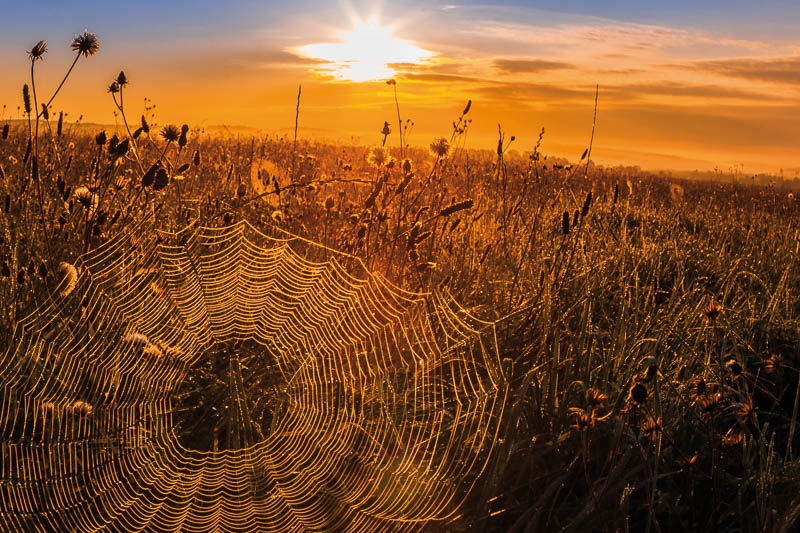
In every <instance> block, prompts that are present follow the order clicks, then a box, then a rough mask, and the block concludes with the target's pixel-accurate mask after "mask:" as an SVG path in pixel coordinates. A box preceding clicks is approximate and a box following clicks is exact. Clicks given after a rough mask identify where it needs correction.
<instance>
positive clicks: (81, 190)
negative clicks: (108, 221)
mask: <svg viewBox="0 0 800 533" xmlns="http://www.w3.org/2000/svg"><path fill="white" fill-rule="evenodd" d="M72 196H73V197H74V198H75V199H76V200H78V202H80V204H81V205H82V206H83V208H84V209H86V210H88V212H89V218H91V217H92V216H94V212H95V210H96V209H97V204H98V202H99V199H98V198H97V195H96V194H95V193H93V192H92V191H90V190H89V189H87V188H86V187H78V188H76V189H75V190H74V191H72Z"/></svg>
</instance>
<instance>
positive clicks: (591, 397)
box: [586, 388, 608, 409]
mask: <svg viewBox="0 0 800 533" xmlns="http://www.w3.org/2000/svg"><path fill="white" fill-rule="evenodd" d="M607 399H608V396H606V395H605V394H603V393H602V392H600V391H599V390H597V389H595V388H590V389H587V390H586V403H588V404H589V407H591V408H592V409H595V408H597V407H601V406H602V405H603V403H605V401H606V400H607Z"/></svg>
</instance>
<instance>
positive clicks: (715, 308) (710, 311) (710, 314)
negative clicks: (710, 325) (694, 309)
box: [703, 298, 722, 322]
mask: <svg viewBox="0 0 800 533" xmlns="http://www.w3.org/2000/svg"><path fill="white" fill-rule="evenodd" d="M721 313H722V306H721V305H719V304H718V303H717V302H716V301H714V299H713V298H712V299H711V301H710V302H708V305H706V306H705V307H704V308H703V314H704V315H706V318H708V320H709V321H710V322H715V321H716V320H717V317H718V316H719V315H720V314H721Z"/></svg>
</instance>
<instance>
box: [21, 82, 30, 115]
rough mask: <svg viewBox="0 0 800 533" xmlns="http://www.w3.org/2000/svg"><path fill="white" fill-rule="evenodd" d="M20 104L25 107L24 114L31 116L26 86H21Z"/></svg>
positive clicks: (28, 91) (28, 92)
mask: <svg viewBox="0 0 800 533" xmlns="http://www.w3.org/2000/svg"><path fill="white" fill-rule="evenodd" d="M22 103H23V104H24V105H25V113H27V114H29V115H30V114H31V92H30V89H29V88H28V84H27V83H26V84H25V85H23V86H22Z"/></svg>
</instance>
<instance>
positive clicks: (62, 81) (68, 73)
mask: <svg viewBox="0 0 800 533" xmlns="http://www.w3.org/2000/svg"><path fill="white" fill-rule="evenodd" d="M80 58H81V55H80V54H77V55H76V56H75V60H74V61H73V62H72V64H71V65H70V66H69V70H67V73H66V74H64V79H62V80H61V83H59V84H58V87H56V91H55V92H54V93H53V96H51V97H50V100H48V101H47V103H46V104H45V107H50V104H51V103H53V100H55V98H56V95H57V94H58V92H59V91H60V90H61V87H63V86H64V83H66V81H67V78H69V75H70V73H71V72H72V69H74V68H75V65H76V64H77V63H78V59H80ZM37 113H38V114H37V117H38V115H41V114H42V112H41V111H38V112H37Z"/></svg>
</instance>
